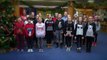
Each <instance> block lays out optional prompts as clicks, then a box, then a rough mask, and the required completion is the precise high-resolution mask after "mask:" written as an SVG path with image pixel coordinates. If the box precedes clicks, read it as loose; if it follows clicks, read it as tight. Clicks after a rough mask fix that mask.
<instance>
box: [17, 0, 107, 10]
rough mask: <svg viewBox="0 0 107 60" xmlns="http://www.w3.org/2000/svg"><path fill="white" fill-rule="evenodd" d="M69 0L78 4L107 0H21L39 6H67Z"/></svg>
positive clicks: (22, 3)
mask: <svg viewBox="0 0 107 60" xmlns="http://www.w3.org/2000/svg"><path fill="white" fill-rule="evenodd" d="M69 1H74V2H75V3H76V4H83V3H84V4H85V3H89V2H90V3H92V2H93V1H94V3H96V4H99V3H104V2H105V1H107V0H19V2H20V5H21V6H32V7H37V8H43V7H46V8H55V7H58V6H66V5H67V4H66V3H68V2H69ZM88 1H89V2H88ZM65 4H66V5H65Z"/></svg>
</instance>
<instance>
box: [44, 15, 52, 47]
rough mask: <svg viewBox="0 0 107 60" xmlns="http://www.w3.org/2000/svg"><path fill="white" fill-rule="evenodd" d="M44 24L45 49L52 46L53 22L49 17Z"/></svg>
mask: <svg viewBox="0 0 107 60" xmlns="http://www.w3.org/2000/svg"><path fill="white" fill-rule="evenodd" d="M45 24H46V40H47V47H48V48H50V47H51V45H52V38H53V32H54V22H53V20H52V19H51V16H50V17H49V19H48V20H46V21H45Z"/></svg>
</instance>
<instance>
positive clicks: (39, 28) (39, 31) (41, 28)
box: [35, 17, 46, 52]
mask: <svg viewBox="0 0 107 60" xmlns="http://www.w3.org/2000/svg"><path fill="white" fill-rule="evenodd" d="M35 28H36V29H35V31H36V37H37V39H38V47H39V52H43V38H44V37H45V34H46V32H45V23H42V18H41V17H39V18H38V22H37V23H36V26H35Z"/></svg>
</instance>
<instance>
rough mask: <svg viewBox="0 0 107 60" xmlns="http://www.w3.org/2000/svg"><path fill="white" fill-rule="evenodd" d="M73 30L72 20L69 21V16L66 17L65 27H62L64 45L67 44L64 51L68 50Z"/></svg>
mask: <svg viewBox="0 0 107 60" xmlns="http://www.w3.org/2000/svg"><path fill="white" fill-rule="evenodd" d="M73 32H74V26H73V22H72V21H71V17H68V20H67V21H66V22H65V27H64V36H65V39H66V45H67V49H66V51H70V49H71V47H72V46H71V43H72V40H73Z"/></svg>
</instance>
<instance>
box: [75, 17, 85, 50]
mask: <svg viewBox="0 0 107 60" xmlns="http://www.w3.org/2000/svg"><path fill="white" fill-rule="evenodd" d="M82 20H83V18H82V17H79V19H78V23H77V24H76V28H75V35H76V37H75V38H76V40H77V52H81V47H82V39H83V38H84V36H83V32H84V30H83V23H82Z"/></svg>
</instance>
